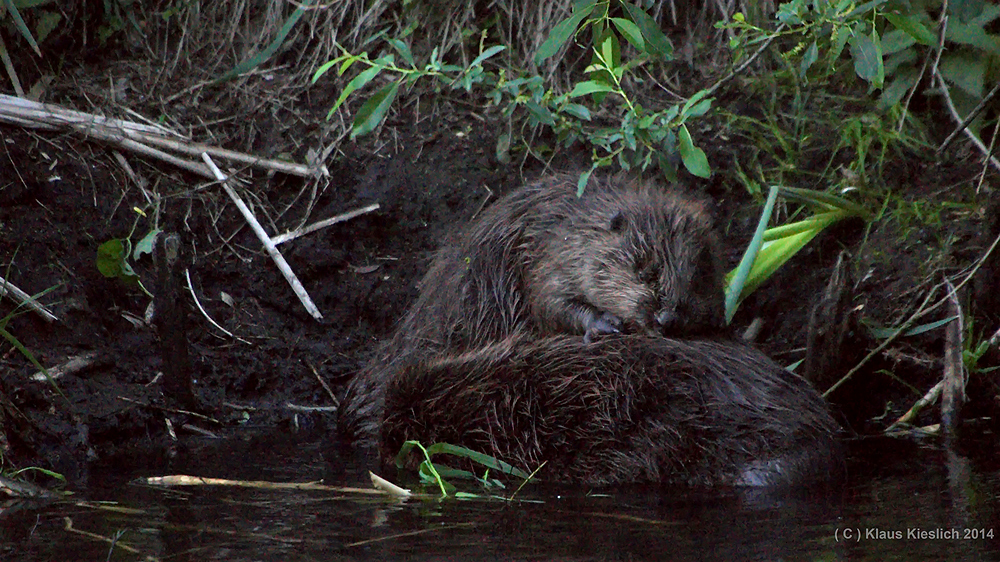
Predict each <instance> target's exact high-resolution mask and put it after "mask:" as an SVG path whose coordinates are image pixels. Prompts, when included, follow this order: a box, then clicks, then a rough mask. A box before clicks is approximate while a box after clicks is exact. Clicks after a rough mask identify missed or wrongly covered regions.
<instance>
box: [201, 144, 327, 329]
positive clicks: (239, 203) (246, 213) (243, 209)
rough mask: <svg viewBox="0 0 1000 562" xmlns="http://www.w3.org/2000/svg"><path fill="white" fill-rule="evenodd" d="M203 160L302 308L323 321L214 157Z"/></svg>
mask: <svg viewBox="0 0 1000 562" xmlns="http://www.w3.org/2000/svg"><path fill="white" fill-rule="evenodd" d="M201 158H202V160H204V161H205V164H208V167H209V168H211V170H212V173H213V174H215V177H216V179H218V180H219V181H220V182H221V183H222V189H223V190H225V192H226V194H227V195H229V198H230V199H232V200H233V203H235V204H236V207H237V208H238V209H239V210H240V213H242V214H243V218H245V219H246V221H247V223H248V224H249V225H250V228H251V229H253V231H254V234H256V235H257V238H258V239H259V240H260V242H261V244H263V245H264V249H265V250H267V253H268V254H270V256H271V259H272V260H274V263H275V264H276V265H277V266H278V270H279V271H281V274H282V275H284V276H285V280H286V281H288V284H289V285H291V286H292V291H294V292H295V295H296V296H297V297H299V301H301V302H302V306H304V307H305V308H306V311H307V312H309V314H310V315H311V316H312V317H313V318H315V319H316V320H322V319H323V315H322V314H321V313H320V311H319V309H318V308H316V305H315V304H313V301H312V299H311V298H310V297H309V293H307V292H306V290H305V288H304V287H303V286H302V283H300V282H299V278H298V277H296V276H295V272H293V271H292V268H291V266H290V265H288V262H287V261H285V257H284V256H282V255H281V252H279V251H278V248H277V247H275V245H274V242H273V241H272V240H271V237H270V236H268V234H267V232H264V227H262V226H261V225H260V223H259V222H257V219H256V218H255V217H254V216H253V213H252V212H251V211H250V209H249V207H247V205H246V203H244V202H243V200H242V199H240V196H239V195H237V193H236V191H234V190H233V188H231V187H229V181H228V180H227V178H226V176H225V175H223V173H222V172H221V171H219V168H218V167H217V166H216V165H215V162H213V161H212V157H211V156H209V155H208V154H206V153H202V155H201Z"/></svg>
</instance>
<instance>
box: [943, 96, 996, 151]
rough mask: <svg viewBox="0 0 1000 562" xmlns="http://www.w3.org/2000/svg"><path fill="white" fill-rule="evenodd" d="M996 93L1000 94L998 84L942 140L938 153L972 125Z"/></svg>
mask: <svg viewBox="0 0 1000 562" xmlns="http://www.w3.org/2000/svg"><path fill="white" fill-rule="evenodd" d="M997 92H1000V82H997V85H996V86H993V89H992V90H990V93H988V94H986V97H984V98H983V99H982V100H980V101H979V105H977V106H976V107H974V108H973V109H972V111H971V112H969V114H968V115H966V116H965V119H963V120H962V122H961V123H960V124H959V125H958V128H957V129H955V130H954V131H952V132H951V134H950V135H948V138H946V139H944V142H943V143H941V146H939V147H938V149H937V151H938V153H941V152H944V149H946V148H948V145H949V144H951V141H953V140H955V137H957V136H958V134H959V133H961V132H962V131H964V130H965V129H966V127H968V126H969V123H972V120H973V119H975V118H976V116H977V115H979V114H980V113H981V112H982V111H983V110H984V109H986V104H987V103H989V101H990V100H991V99H993V96H995V95H997Z"/></svg>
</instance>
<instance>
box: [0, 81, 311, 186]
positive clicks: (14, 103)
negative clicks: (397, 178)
mask: <svg viewBox="0 0 1000 562" xmlns="http://www.w3.org/2000/svg"><path fill="white" fill-rule="evenodd" d="M0 122H6V123H11V124H14V125H19V126H22V127H28V128H34V129H44V130H56V129H60V128H69V129H72V130H76V131H78V132H80V133H83V134H84V135H87V136H91V137H95V138H98V139H101V140H103V141H105V142H110V143H113V144H118V145H119V146H121V147H122V148H125V149H128V150H130V151H134V152H138V153H140V154H142V155H144V156H148V157H151V158H157V159H160V160H164V161H166V162H169V163H171V164H173V165H175V166H180V167H182V168H184V169H187V170H189V171H192V172H194V173H196V174H200V175H203V176H207V177H209V178H211V177H212V176H211V175H210V174H208V171H207V170H204V169H203V168H202V167H201V165H200V164H198V163H197V162H189V161H187V160H184V159H183V158H178V157H177V156H174V155H172V154H168V153H166V152H164V151H163V150H158V149H156V148H153V147H152V146H147V145H156V146H158V147H160V148H164V149H169V150H173V151H175V152H178V153H181V154H188V155H191V156H198V155H200V154H201V153H203V152H207V153H209V154H211V155H213V156H215V157H218V158H225V159H227V160H232V161H236V162H242V163H244V164H247V165H250V166H253V167H256V168H263V169H266V170H274V171H277V172H282V173H286V174H291V175H296V176H300V177H314V176H320V175H322V176H329V175H330V174H329V171H328V170H327V168H326V166H324V165H323V164H319V165H317V166H307V165H303V164H296V163H294V162H286V161H283V160H273V159H270V158H261V157H259V156H254V155H251V154H245V153H242V152H236V151H234V150H227V149H225V148H219V147H214V146H209V145H206V144H201V143H195V142H191V141H188V140H186V139H185V138H184V137H182V136H181V135H179V134H177V133H175V132H173V131H171V130H169V129H167V128H165V127H161V126H157V125H145V124H142V123H136V122H133V121H126V120H124V119H115V118H112V117H104V116H102V115H95V114H92V113H85V112H82V111H75V110H72V109H67V108H64V107H61V106H58V105H54V104H43V103H38V102H36V101H32V100H28V99H25V98H22V97H16V96H8V95H3V94H0Z"/></svg>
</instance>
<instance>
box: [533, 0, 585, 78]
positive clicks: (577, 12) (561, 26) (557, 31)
mask: <svg viewBox="0 0 1000 562" xmlns="http://www.w3.org/2000/svg"><path fill="white" fill-rule="evenodd" d="M596 5H597V0H590V1H588V2H587V3H585V4H583V5H578V6H574V7H573V15H571V16H570V17H568V18H566V19H564V20H563V21H561V22H559V23H557V24H556V25H555V27H553V28H552V32H551V33H549V36H548V38H546V39H545V42H544V43H542V46H541V47H539V48H538V52H537V53H535V64H538V65H540V64H542V61H544V60H545V59H547V58H549V57H551V56H552V55H554V54H556V53H557V52H559V49H561V48H562V46H563V44H564V43H566V40H568V39H569V38H570V36H571V35H573V33H575V32H576V28H577V27H579V26H580V22H582V21H583V20H584V19H585V18H586V17H587V16H589V15H590V13H591V12H593V11H594V6H596Z"/></svg>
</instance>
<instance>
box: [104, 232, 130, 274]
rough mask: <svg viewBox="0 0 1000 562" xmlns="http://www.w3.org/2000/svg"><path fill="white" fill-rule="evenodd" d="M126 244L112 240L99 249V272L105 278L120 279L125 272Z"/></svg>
mask: <svg viewBox="0 0 1000 562" xmlns="http://www.w3.org/2000/svg"><path fill="white" fill-rule="evenodd" d="M124 264H125V244H124V243H123V242H122V241H121V239H119V238H112V239H111V240H108V241H107V242H105V243H103V244H101V245H100V246H98V247H97V270H98V271H100V272H101V275H103V276H105V277H118V276H120V275H121V274H122V272H123V271H124Z"/></svg>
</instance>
